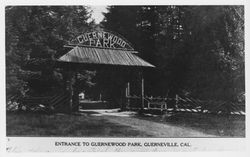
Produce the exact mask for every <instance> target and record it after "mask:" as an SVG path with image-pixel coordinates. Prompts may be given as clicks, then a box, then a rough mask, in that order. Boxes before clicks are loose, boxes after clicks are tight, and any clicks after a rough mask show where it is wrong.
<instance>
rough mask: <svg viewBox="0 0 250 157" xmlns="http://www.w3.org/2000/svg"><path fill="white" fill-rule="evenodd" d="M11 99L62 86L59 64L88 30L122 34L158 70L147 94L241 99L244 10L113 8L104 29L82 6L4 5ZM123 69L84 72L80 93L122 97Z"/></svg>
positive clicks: (148, 75)
mask: <svg viewBox="0 0 250 157" xmlns="http://www.w3.org/2000/svg"><path fill="white" fill-rule="evenodd" d="M5 14H6V94H7V97H8V96H9V95H20V96H27V95H31V96H36V95H39V96H41V95H51V94H53V93H55V92H59V91H61V90H63V88H64V77H63V76H64V71H63V70H62V69H60V68H58V67H55V60H54V59H55V58H58V57H59V56H61V55H63V54H65V53H67V52H68V51H69V50H70V49H69V48H65V47H64V45H65V44H67V42H68V41H69V40H70V39H72V38H74V37H75V36H76V35H78V34H79V33H82V32H84V31H85V30H88V29H91V28H95V27H101V28H104V29H107V30H111V31H114V32H116V33H118V34H120V35H122V36H124V37H125V38H126V39H127V40H128V41H130V42H131V43H132V45H133V46H134V49H135V50H137V51H139V54H138V55H139V56H140V57H141V58H143V59H144V60H146V61H148V62H150V63H151V64H153V65H155V66H156V67H157V68H155V70H150V71H147V70H146V71H144V78H145V92H146V93H145V94H146V95H153V96H166V95H168V96H170V97H171V96H174V95H175V94H183V95H190V96H193V97H195V98H199V99H203V100H226V101H233V102H236V101H244V94H245V72H244V71H245V67H244V65H245V60H244V53H245V51H244V7H243V6H109V7H108V12H107V13H104V16H105V18H104V20H103V21H102V22H101V23H100V24H98V25H97V24H96V23H95V21H93V20H91V19H90V16H91V11H90V10H89V8H88V7H85V6H60V7H59V6H29V7H24V6H7V7H6V8H5ZM124 73H126V71H124V70H122V69H121V70H118V71H109V72H106V71H88V70H82V71H80V73H79V75H78V78H79V79H80V89H81V90H82V91H89V93H95V92H96V91H97V90H99V91H98V92H100V91H101V92H102V93H103V95H104V98H105V96H106V97H107V98H108V97H109V96H110V97H113V98H114V99H115V98H116V97H120V96H121V92H119V91H120V90H121V89H123V90H124V87H125V86H124V83H125V82H126V80H127V79H128V77H131V75H126V74H124Z"/></svg>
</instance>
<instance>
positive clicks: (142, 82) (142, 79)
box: [140, 72, 144, 110]
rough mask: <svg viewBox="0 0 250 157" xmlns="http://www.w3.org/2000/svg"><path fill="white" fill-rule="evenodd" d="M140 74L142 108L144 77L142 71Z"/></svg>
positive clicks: (142, 101) (142, 105)
mask: <svg viewBox="0 0 250 157" xmlns="http://www.w3.org/2000/svg"><path fill="white" fill-rule="evenodd" d="M140 75H141V109H142V110H143V109H144V78H143V74H142V72H141V73H140Z"/></svg>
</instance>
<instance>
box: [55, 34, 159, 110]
mask: <svg viewBox="0 0 250 157" xmlns="http://www.w3.org/2000/svg"><path fill="white" fill-rule="evenodd" d="M65 46H66V47H70V48H72V49H71V50H70V51H69V52H68V53H66V54H64V55H63V56H61V57H59V58H58V59H57V60H56V61H57V64H56V65H57V67H59V68H63V69H64V71H66V72H67V79H66V80H67V85H66V93H67V95H68V99H67V101H68V103H64V104H68V105H65V106H64V110H65V111H68V112H72V111H78V109H79V89H77V83H78V81H77V73H78V71H79V70H80V69H81V70H82V69H92V70H98V69H111V68H114V67H116V68H124V69H125V70H137V71H139V75H140V80H141V81H140V82H141V89H140V91H141V93H140V99H141V101H140V102H141V103H140V104H141V106H140V107H141V108H142V109H143V108H144V79H143V74H142V71H143V69H144V68H154V67H155V66H154V65H152V64H150V63H148V62H146V61H145V60H143V59H142V58H140V57H138V56H137V55H136V53H138V52H137V51H135V50H134V49H133V47H132V46H131V44H130V43H129V42H128V41H127V40H126V39H125V38H123V37H122V36H120V35H117V34H115V33H113V32H110V31H106V30H101V29H98V30H92V31H87V32H85V33H83V34H80V35H78V36H77V37H76V38H74V39H73V40H71V41H70V42H69V43H68V44H67V45H65ZM129 95H130V84H129V82H128V83H127V87H126V96H129Z"/></svg>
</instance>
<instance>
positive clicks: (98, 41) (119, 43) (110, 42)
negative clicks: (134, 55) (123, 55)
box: [76, 31, 133, 50]
mask: <svg viewBox="0 0 250 157" xmlns="http://www.w3.org/2000/svg"><path fill="white" fill-rule="evenodd" d="M76 39H77V40H76V41H77V44H79V45H82V46H90V47H100V48H112V49H126V50H133V48H132V46H131V45H130V44H129V43H128V42H127V41H125V39H123V38H122V37H120V36H117V35H114V34H113V33H110V32H107V31H92V32H86V33H83V34H81V35H79V36H77V37H76Z"/></svg>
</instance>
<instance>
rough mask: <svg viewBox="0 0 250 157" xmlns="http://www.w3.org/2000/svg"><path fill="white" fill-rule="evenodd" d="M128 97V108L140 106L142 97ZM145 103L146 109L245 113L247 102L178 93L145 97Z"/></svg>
mask: <svg viewBox="0 0 250 157" xmlns="http://www.w3.org/2000/svg"><path fill="white" fill-rule="evenodd" d="M126 98H127V108H128V109H136V108H140V99H141V97H139V96H135V95H134V96H127V97H126ZM144 104H145V105H144V109H145V110H160V111H173V112H194V113H213V114H239V115H245V104H240V103H233V102H227V101H215V100H209V101H204V100H199V99H194V98H192V97H188V96H179V95H176V97H175V98H164V97H144Z"/></svg>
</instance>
